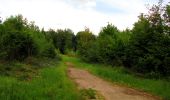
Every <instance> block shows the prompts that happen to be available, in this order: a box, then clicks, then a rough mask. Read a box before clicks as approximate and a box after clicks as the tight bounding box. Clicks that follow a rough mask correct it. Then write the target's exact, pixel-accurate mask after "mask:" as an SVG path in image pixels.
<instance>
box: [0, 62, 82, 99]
mask: <svg viewBox="0 0 170 100" xmlns="http://www.w3.org/2000/svg"><path fill="white" fill-rule="evenodd" d="M37 63H38V62H37ZM54 63H55V62H54ZM35 65H36V64H35ZM66 69H67V67H66V65H65V64H64V62H60V63H59V64H57V65H56V64H50V65H49V67H46V68H45V67H44V68H41V69H39V70H38V74H36V76H35V77H33V78H32V79H31V80H22V81H21V80H18V79H17V78H16V77H12V76H2V75H1V76H0V100H81V97H80V94H79V93H78V90H77V88H76V86H75V84H74V83H73V82H72V81H71V80H70V79H69V78H68V76H67V74H66Z"/></svg>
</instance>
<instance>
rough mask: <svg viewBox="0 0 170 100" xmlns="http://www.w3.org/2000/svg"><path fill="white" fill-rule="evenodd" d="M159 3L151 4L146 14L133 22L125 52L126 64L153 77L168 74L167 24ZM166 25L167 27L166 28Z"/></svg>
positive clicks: (169, 70)
mask: <svg viewBox="0 0 170 100" xmlns="http://www.w3.org/2000/svg"><path fill="white" fill-rule="evenodd" d="M160 9H162V7H161V6H160V5H158V6H157V5H155V6H153V7H152V8H151V9H150V10H149V11H150V14H148V15H145V16H144V15H143V14H142V15H141V16H140V17H139V21H138V22H137V23H135V24H134V28H133V30H132V31H133V35H132V37H131V41H130V45H129V46H128V48H127V53H126V60H127V62H126V65H129V66H131V67H132V69H133V70H135V71H137V72H139V73H143V74H144V73H145V74H151V75H153V76H154V77H160V76H169V75H170V67H169V62H167V59H169V57H170V52H169V51H170V36H169V33H168V32H169V26H167V24H166V20H164V19H162V18H163V17H162V16H161V15H164V14H162V13H165V12H162V11H160ZM167 27H168V28H167Z"/></svg>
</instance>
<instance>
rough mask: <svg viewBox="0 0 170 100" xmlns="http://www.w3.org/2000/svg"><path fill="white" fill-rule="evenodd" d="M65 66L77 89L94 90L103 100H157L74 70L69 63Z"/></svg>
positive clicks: (80, 70) (83, 71) (148, 95)
mask: <svg viewBox="0 0 170 100" xmlns="http://www.w3.org/2000/svg"><path fill="white" fill-rule="evenodd" d="M66 64H67V66H68V75H69V77H70V78H71V79H73V81H75V83H76V84H77V85H78V88H80V89H89V88H90V89H93V90H96V91H97V92H98V93H99V94H101V95H102V96H103V97H104V99H105V100H159V99H158V98H156V97H154V96H152V95H150V94H147V93H145V92H141V91H138V90H135V89H131V88H128V87H125V86H120V85H116V84H113V83H110V82H107V81H105V80H103V79H101V78H98V77H96V76H94V75H92V74H90V73H89V72H88V71H86V70H82V69H78V68H75V67H74V65H73V64H72V63H70V62H67V63H66Z"/></svg>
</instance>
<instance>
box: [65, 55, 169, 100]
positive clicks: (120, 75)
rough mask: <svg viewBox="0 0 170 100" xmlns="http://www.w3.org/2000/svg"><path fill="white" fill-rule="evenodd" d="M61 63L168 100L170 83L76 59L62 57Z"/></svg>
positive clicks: (122, 69) (119, 68)
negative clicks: (67, 63)
mask: <svg viewBox="0 0 170 100" xmlns="http://www.w3.org/2000/svg"><path fill="white" fill-rule="evenodd" d="M62 58H63V61H65V62H71V63H73V64H74V65H75V66H74V67H78V68H82V69H86V70H88V71H90V72H91V73H92V74H94V75H96V76H99V77H101V78H103V79H106V80H109V81H111V82H114V83H116V84H120V85H125V86H128V87H132V88H136V89H139V90H142V91H146V92H148V93H151V94H153V95H157V96H160V97H162V98H163V99H165V100H169V99H170V94H169V93H170V90H169V88H170V82H168V81H166V80H155V79H145V78H141V77H137V76H134V75H132V74H130V73H128V72H127V71H126V70H125V69H124V68H121V67H116V66H115V67H111V66H108V65H101V64H89V63H85V62H83V61H82V60H80V59H79V58H77V57H71V56H65V55H63V56H62Z"/></svg>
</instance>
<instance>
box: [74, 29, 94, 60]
mask: <svg viewBox="0 0 170 100" xmlns="http://www.w3.org/2000/svg"><path fill="white" fill-rule="evenodd" d="M95 39H96V37H95V35H93V34H92V33H91V32H90V31H89V30H87V29H86V30H85V31H80V32H78V33H77V35H76V41H77V51H78V54H79V55H81V57H82V58H83V59H84V60H87V59H86V57H87V56H88V50H89V49H90V48H91V45H92V43H93V42H94V41H95Z"/></svg>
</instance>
